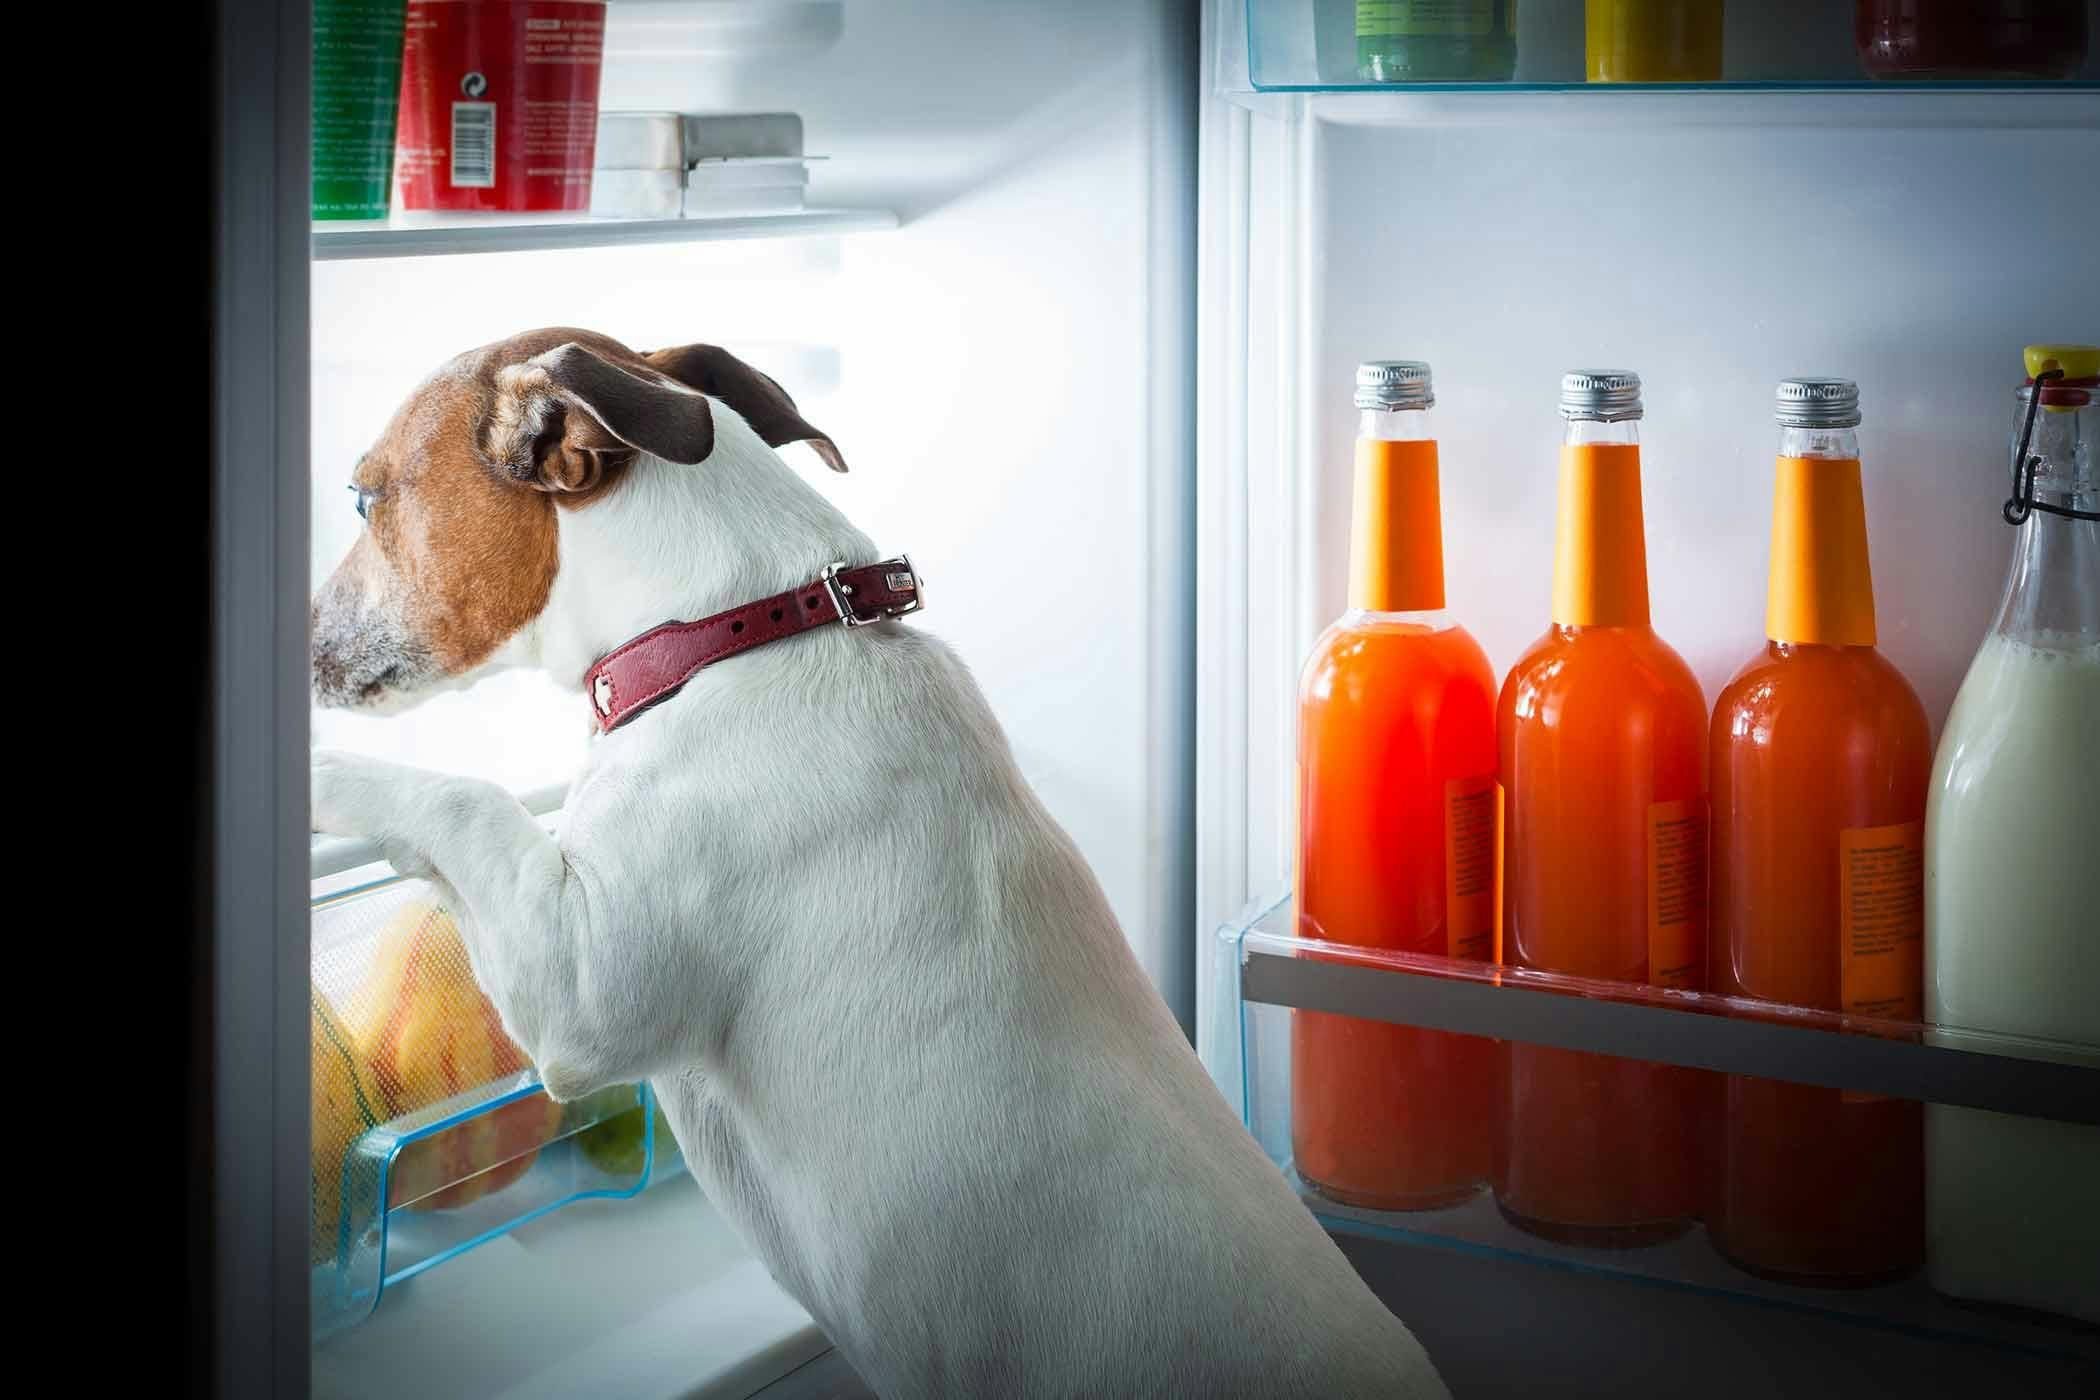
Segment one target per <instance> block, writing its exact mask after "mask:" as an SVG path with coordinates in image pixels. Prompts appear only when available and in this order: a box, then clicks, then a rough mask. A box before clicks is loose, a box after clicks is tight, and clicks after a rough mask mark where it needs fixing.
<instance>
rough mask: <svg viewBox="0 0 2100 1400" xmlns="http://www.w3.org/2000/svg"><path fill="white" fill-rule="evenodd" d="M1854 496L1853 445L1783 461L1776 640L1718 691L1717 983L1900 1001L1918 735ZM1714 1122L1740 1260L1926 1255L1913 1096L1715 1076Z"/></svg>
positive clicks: (1882, 1269) (1913, 873)
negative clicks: (1721, 1094) (1718, 1084)
mask: <svg viewBox="0 0 2100 1400" xmlns="http://www.w3.org/2000/svg"><path fill="white" fill-rule="evenodd" d="M1810 475H1813V476H1814V477H1816V478H1818V479H1819V480H1818V481H1817V482H1816V483H1815V487H1814V492H1815V495H1816V496H1817V497H1818V498H1819V499H1817V500H1815V501H1814V502H1813V504H1810V503H1809V500H1808V495H1807V493H1806V491H1805V489H1804V481H1803V479H1804V478H1806V477H1808V476H1810ZM1859 502H1860V486H1859V463H1858V462H1857V461H1856V460H1835V461H1833V460H1822V461H1814V462H1808V461H1804V460H1803V459H1799V458H1790V459H1783V460H1782V461H1781V463H1780V487H1779V492H1778V502H1777V511H1776V513H1775V518H1774V530H1773V559H1772V568H1773V577H1772V607H1771V609H1770V611H1769V613H1768V624H1767V625H1768V632H1769V633H1770V635H1772V636H1773V637H1775V638H1785V640H1774V641H1771V642H1769V643H1768V644H1767V645H1766V647H1765V649H1764V650H1763V651H1762V652H1761V653H1760V654H1758V655H1757V656H1754V657H1752V658H1751V660H1750V661H1749V662H1748V663H1747V664H1746V665H1745V666H1744V667H1743V668H1742V670H1741V671H1739V672H1737V673H1736V676H1735V678H1734V679H1733V680H1732V681H1730V682H1729V683H1728V687H1727V688H1726V689H1725V690H1723V691H1722V692H1721V696H1720V699H1719V700H1718V701H1717V702H1716V703H1715V706H1714V716H1713V727H1712V758H1713V811H1714V835H1713V874H1714V897H1713V956H1712V969H1713V989H1714V990H1715V991H1718V992H1723V993H1726V994H1728V995H1731V996H1749V997H1757V998H1760V999H1763V1000H1767V1001H1777V1002H1784V1003H1786V1004H1788V1005H1792V1006H1807V1007H1817V1008H1821V1009H1823V1010H1828V1011H1849V1012H1853V1013H1855V1014H1860V1015H1871V1016H1879V1017H1889V1018H1895V1019H1904V1020H1913V1019H1916V1018H1917V1017H1918V1015H1919V1014H1920V1012H1921V1011H1922V1009H1923V1007H1922V1002H1923V997H1924V981H1923V969H1922V962H1921V951H1922V938H1923V900H1924V888H1923V860H1922V851H1923V823H1924V818H1925V797H1926V789H1927V786H1928V783H1929V780H1930V777H1931V771H1932V737H1931V731H1930V728H1929V726H1928V725H1927V722H1926V718H1925V710H1924V707H1923V706H1922V705H1921V704H1919V702H1918V697H1917V695H1916V693H1915V692H1914V691H1913V690H1912V689H1911V687H1910V685H1909V683H1908V682H1907V681H1905V680H1904V678H1903V676H1902V674H1901V673H1900V672H1898V671H1897V670H1896V668H1895V667H1894V666H1892V665H1890V664H1889V662H1888V661H1887V660H1886V659H1885V658H1883V656H1882V655H1881V653H1880V652H1878V651H1876V650H1875V649H1874V646H1873V642H1874V640H1875V637H1874V601H1873V593H1872V590H1871V584H1870V583H1869V582H1868V581H1867V556H1866V526H1865V520H1864V513H1863V512H1862V511H1861V510H1860V506H1859ZM1722 1122H1723V1141H1722V1149H1723V1160H1724V1167H1723V1172H1722V1177H1721V1181H1720V1189H1719V1191H1718V1193H1717V1195H1716V1198H1715V1201H1714V1205H1713V1210H1712V1212H1711V1219H1710V1221H1709V1226H1710V1228H1711V1230H1712V1233H1713V1236H1714V1241H1715V1243H1716V1244H1717V1245H1718V1246H1719V1247H1720V1248H1721V1250H1722V1251H1723V1252H1724V1253H1726V1254H1727V1255H1729V1257H1730V1258H1732V1259H1734V1260H1735V1261H1736V1262H1737V1263H1739V1264H1741V1265H1743V1266H1744V1267H1746V1268H1749V1269H1751V1270H1753V1271H1756V1272H1759V1273H1764V1274H1770V1275H1776V1276H1781V1277H1787V1278H1795V1279H1805V1280H1821V1281H1829V1282H1867V1281H1871V1280H1873V1279H1876V1278H1885V1277H1889V1276H1893V1275H1896V1274H1901V1273H1903V1272H1905V1271H1907V1270H1909V1269H1910V1268H1913V1267H1915V1266H1916V1264H1917V1263H1918V1262H1919V1260H1920V1259H1921V1258H1922V1256H1923V1252H1924V1223H1923V1222H1924V1173H1923V1165H1922V1160H1923V1159H1922V1153H1923V1119H1922V1114H1921V1109H1920V1106H1919V1105H1918V1104H1916V1103H1911V1102H1906V1101H1904V1100H1900V1099H1887V1098H1879V1097H1875V1096H1871V1095H1859V1094H1851V1093H1846V1092H1843V1091H1840V1090H1837V1089H1824V1088H1817V1087H1814V1086H1810V1085H1800V1084H1783V1083H1778V1082H1775V1081H1772V1080H1763V1079H1749V1078H1743V1077H1740V1076H1730V1077H1729V1079H1728V1081H1727V1100H1726V1104H1725V1107H1724V1110H1723V1114H1722Z"/></svg>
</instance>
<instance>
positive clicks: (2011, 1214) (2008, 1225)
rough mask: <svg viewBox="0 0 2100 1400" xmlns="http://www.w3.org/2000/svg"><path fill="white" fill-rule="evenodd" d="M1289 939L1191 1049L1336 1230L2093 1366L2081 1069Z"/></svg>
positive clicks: (1829, 1021)
mask: <svg viewBox="0 0 2100 1400" xmlns="http://www.w3.org/2000/svg"><path fill="white" fill-rule="evenodd" d="M1292 928H1293V920H1292V918H1291V905H1290V901H1289V898H1288V897H1287V896H1286V897H1279V898H1271V899H1268V900H1265V901H1262V902H1260V903H1258V904H1257V905H1256V906H1254V907H1253V908H1251V909H1250V910H1249V911H1248V912H1247V913H1246V914H1245V915H1244V916H1243V917H1242V918H1241V919H1240V920H1238V921H1236V922H1235V923H1233V924H1231V925H1229V926H1227V927H1226V928H1225V929H1223V930H1222V931H1221V934H1222V937H1223V938H1224V939H1225V940H1226V944H1227V946H1226V948H1225V950H1224V953H1225V955H1224V956H1222V957H1221V958H1219V960H1218V966H1219V967H1220V969H1221V972H1220V974H1219V975H1220V978H1221V981H1222V982H1224V983H1225V984H1226V985H1221V986H1220V987H1219V992H1220V994H1221V995H1220V1002H1219V1004H1220V1005H1221V1006H1222V1007H1224V1008H1226V1009H1227V1015H1226V1017H1225V1018H1223V1024H1222V1025H1221V1027H1220V1032H1221V1033H1220V1034H1219V1035H1218V1036H1217V1037H1216V1038H1215V1039H1214V1040H1213V1041H1212V1043H1211V1045H1210V1046H1209V1047H1208V1048H1209V1055H1210V1058H1211V1060H1212V1066H1211V1068H1212V1071H1213V1074H1214V1075H1215V1076H1216V1077H1217V1078H1218V1080H1219V1082H1220V1083H1221V1084H1223V1085H1225V1086H1226V1089H1227V1092H1228V1094H1229V1093H1230V1092H1231V1091H1232V1089H1233V1087H1234V1086H1235V1085H1236V1086H1237V1087H1238V1092H1239V1099H1240V1108H1241V1111H1242V1113H1243V1115H1244V1117H1245V1120H1246V1123H1247V1126H1248V1128H1249V1129H1250V1130H1251V1131H1252V1132H1253V1133H1254V1135H1255V1137H1256V1139H1257V1140H1258V1141H1259V1142H1260V1143H1261V1144H1262V1146H1263V1148H1264V1149H1265V1150H1266V1151H1267V1152H1268V1154H1269V1155H1270V1157H1271V1158H1272V1159H1273V1160H1274V1161H1275V1162H1276V1163H1277V1164H1278V1166H1280V1167H1281V1168H1282V1169H1283V1170H1284V1172H1285V1173H1286V1174H1287V1175H1288V1176H1289V1177H1290V1178H1291V1181H1292V1183H1293V1185H1294V1186H1296V1188H1297V1189H1298V1191H1299V1194H1300V1196H1301V1198H1302V1199H1303V1200H1304V1201H1305V1203H1306V1205H1307V1206H1308V1207H1309V1208H1310V1209H1311V1210H1312V1211H1313V1213H1314V1214H1315V1215H1317V1216H1319V1217H1321V1218H1322V1220H1323V1221H1325V1222H1326V1223H1327V1224H1328V1225H1329V1226H1330V1227H1331V1228H1334V1229H1336V1230H1340V1231H1344V1232H1355V1233H1361V1234H1367V1235H1373V1236H1376V1237H1380V1238H1384V1239H1388V1240H1393V1241H1398V1242H1401V1243H1405V1244H1411V1245H1419V1246H1424V1247H1432V1248H1442V1249H1450V1250H1458V1251H1463V1252H1471V1253H1476V1254H1479V1253H1485V1254H1490V1255H1494V1256H1498V1257H1504V1258H1511V1259H1520V1260H1525V1261H1529V1262H1532V1263H1537V1264H1542V1265H1548V1266H1555V1267H1560V1268H1575V1269H1579V1270H1582V1271H1584V1272H1587V1273H1592V1274H1598V1273H1602V1274H1613V1275H1619V1276H1622V1277H1627V1278H1634V1279H1641V1280H1646V1281H1649V1282H1654V1283H1663V1284H1669V1285H1675V1286H1678V1287H1682V1288H1689V1289H1694V1290H1698V1291H1700V1292H1702V1293H1707V1294H1719V1295H1726V1296H1731V1297H1736V1298H1740V1299H1744V1300H1749V1301H1755V1302H1759V1303H1763V1304H1780V1305H1784V1306H1788V1307H1793V1308H1800V1309H1807V1310H1811V1311H1813V1312H1815V1313H1818V1314H1823V1315H1827V1316H1830V1317H1835V1318H1841V1319H1845V1320H1849V1321H1853V1322H1858V1323H1863V1324H1868V1325H1872V1326H1879V1327H1888V1328H1896V1329H1899V1330H1902V1331H1906V1332H1911V1333H1923V1334H1927V1335H1933V1336H1944V1337H1948V1338H1958V1339H1963V1340H1967V1341H1974V1342H1981V1343H1987V1344H1992V1345H1997V1346H2002V1347H2009V1348H2012V1349H2015V1350H2017V1351H2020V1352H2023V1353H2026V1354H2029V1355H2034V1356H2039V1357H2056V1358H2062V1359H2064V1360H2066V1361H2068V1362H2070V1363H2072V1364H2073V1365H2074V1367H2075V1366H2079V1365H2094V1364H2100V1326H2096V1325H2095V1324H2096V1323H2100V1046H2093V1045H2066V1044H2060V1043H2054V1042H2040V1041H2033V1040H2022V1039H2018V1038H2013V1037H2006V1036H1996V1035H1990V1034H1986V1033H1982V1032H1977V1031H1968V1030H1959V1029H1956V1028H1952V1027H1946V1026H1932V1025H1921V1024H1916V1023H1907V1022H1893V1021H1876V1020H1868V1019H1863V1018H1858V1017H1848V1016H1841V1015H1838V1014H1835V1013H1828V1012H1820V1011H1808V1010H1803V1009H1800V1008H1794V1007H1785V1006H1779V1005H1775V1004H1770V1003H1764V1002H1756V1001H1749V1000H1741V999H1731V998H1725V997H1718V996H1709V995H1703V994H1699V993H1693V992H1683V991H1675V990H1666V989H1662V988H1657V987H1645V986H1631V985H1626V984H1620V983H1612V982H1603V981H1594V980H1589V979H1582V978H1574V977H1562V976H1556V975H1552V974H1545V973H1537V972H1529V971H1523V970H1517V969H1511V968H1503V967H1498V966H1495V965H1494V964H1491V963H1478V962H1470V963H1469V962H1461V961H1454V960H1451V959H1446V958H1440V957H1430V956H1422V955H1414V954H1404V953H1393V952H1385V951H1377V950H1367V949H1359V948H1351V947H1347V946H1344V945H1341V944H1336V943H1324V942H1316V941H1311V940H1306V939H1301V938H1298V937H1295V936H1294V935H1293V933H1292ZM1235 1013H1236V1014H1235Z"/></svg>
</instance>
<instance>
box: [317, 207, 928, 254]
mask: <svg viewBox="0 0 2100 1400" xmlns="http://www.w3.org/2000/svg"><path fill="white" fill-rule="evenodd" d="M895 227H897V216H896V215H895V214H893V213H891V212H890V211H889V210H887V209H799V210H795V211H793V212H783V213H779V214H744V215H736V216H730V217H723V218H712V219H709V218H695V219H613V218H592V217H590V216H588V215H578V214H406V213H397V214H395V215H394V216H393V217H392V218H388V219H370V220H351V219H342V220H331V221H326V222H319V223H316V224H314V226H313V256H314V259H315V261H331V260H335V259H352V258H421V257H433V256H439V255H444V254H457V253H518V252H529V251H533V250H537V249H546V248H616V247H625V246H633V245H639V244H645V243H706V242H719V241H723V240H729V239H749V238H793V237H806V236H810V235H817V234H841V233H871V232H879V231H882V230H886V229H893V228H895Z"/></svg>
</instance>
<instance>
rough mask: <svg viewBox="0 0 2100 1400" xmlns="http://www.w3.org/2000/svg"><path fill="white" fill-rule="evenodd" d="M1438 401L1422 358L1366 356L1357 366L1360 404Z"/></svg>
mask: <svg viewBox="0 0 2100 1400" xmlns="http://www.w3.org/2000/svg"><path fill="white" fill-rule="evenodd" d="M1435 402H1436V395H1435V394H1434V393H1433V392H1431V390H1430V387H1429V366H1428V364H1426V363H1425V362H1423V361H1421V360H1365V361H1364V362H1363V363H1362V364H1360V365H1358V366H1357V367H1356V406H1357V407H1358V408H1383V409H1396V408H1428V407H1430V406H1431V405H1433V404H1434V403H1435Z"/></svg>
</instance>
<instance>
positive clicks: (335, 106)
mask: <svg viewBox="0 0 2100 1400" xmlns="http://www.w3.org/2000/svg"><path fill="white" fill-rule="evenodd" d="M407 11H408V0H314V217H315V218H316V219H383V218H385V217H386V215H387V204H388V201H389V198H390V195H391V192H392V191H391V188H390V187H391V186H392V184H393V180H394V116H395V113H396V111H397V110H398V109H399V107H400V105H401V31H402V21H403V18H404V16H405V15H406V14H407Z"/></svg>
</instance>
